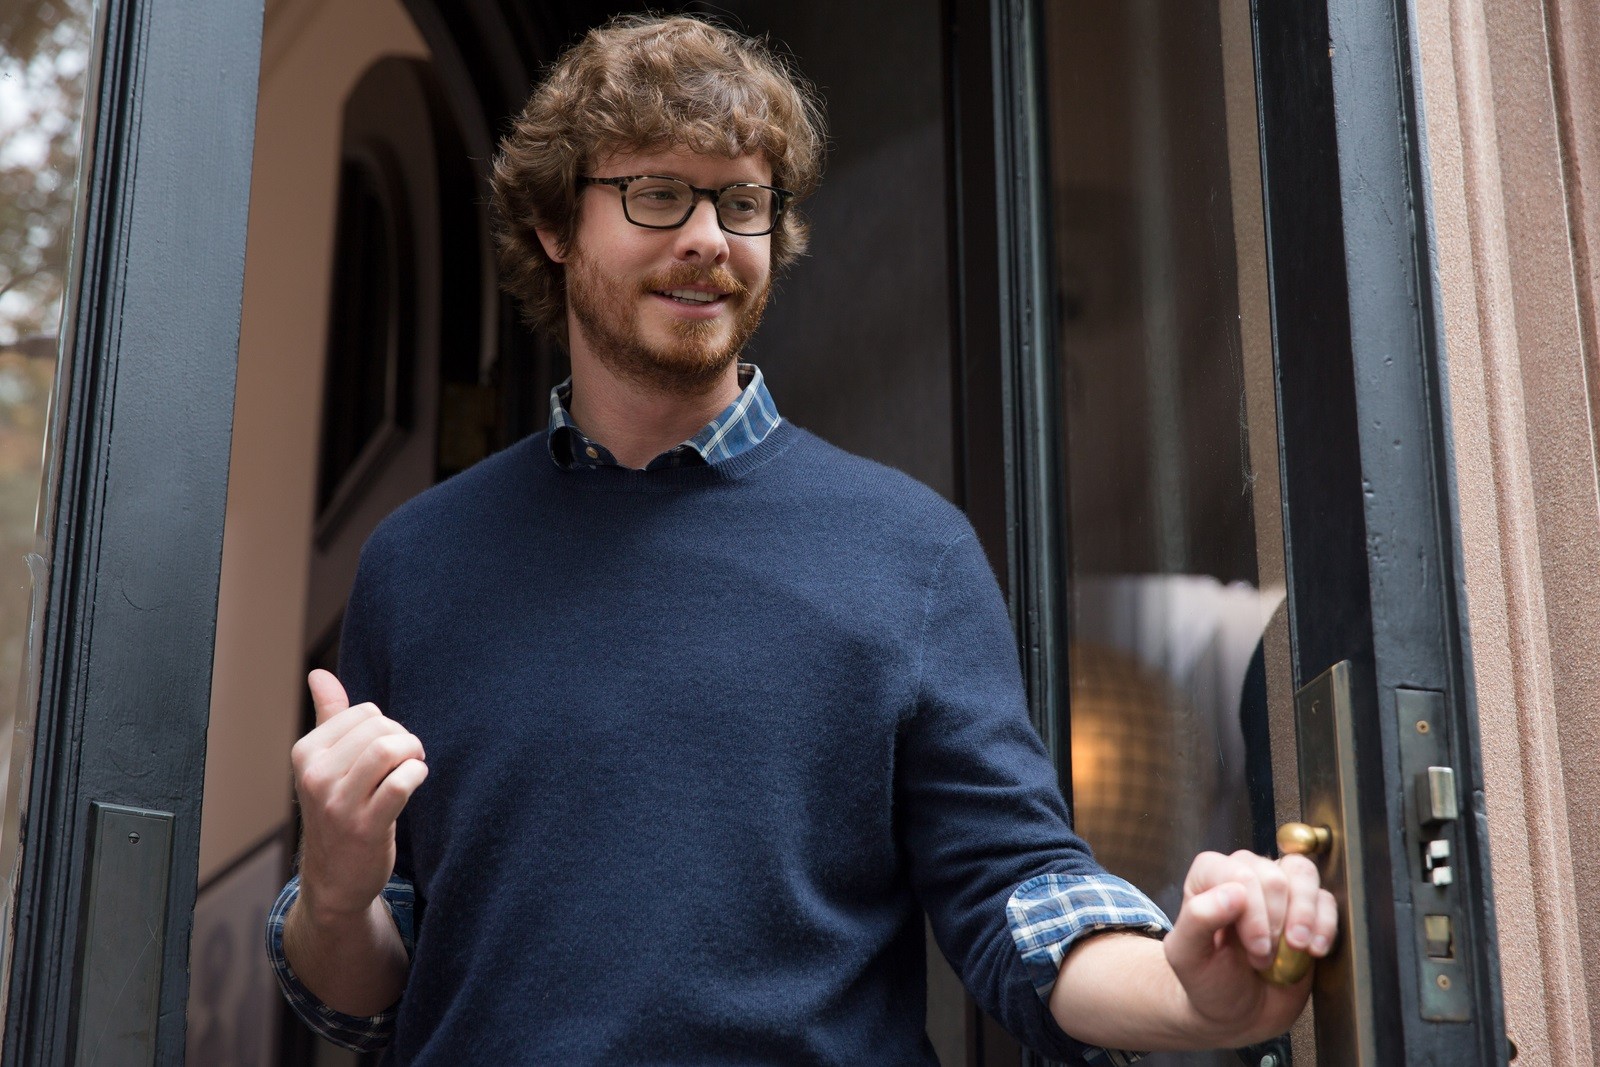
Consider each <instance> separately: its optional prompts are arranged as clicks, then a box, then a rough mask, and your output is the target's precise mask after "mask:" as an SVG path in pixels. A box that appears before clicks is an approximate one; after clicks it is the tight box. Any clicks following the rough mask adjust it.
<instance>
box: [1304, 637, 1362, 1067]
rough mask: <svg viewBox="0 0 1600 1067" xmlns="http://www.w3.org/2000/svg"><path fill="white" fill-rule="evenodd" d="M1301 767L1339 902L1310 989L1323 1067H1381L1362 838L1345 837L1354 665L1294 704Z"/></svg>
mask: <svg viewBox="0 0 1600 1067" xmlns="http://www.w3.org/2000/svg"><path fill="white" fill-rule="evenodd" d="M1294 705H1295V707H1294V711H1295V729H1296V734H1297V742H1296V743H1297V745H1298V748H1299V756H1300V759H1299V763H1300V813H1301V814H1300V817H1301V819H1302V820H1303V821H1305V822H1307V823H1310V824H1311V825H1312V826H1326V827H1328V828H1329V830H1331V831H1332V833H1333V842H1332V846H1331V847H1330V848H1329V849H1328V850H1327V851H1326V852H1324V853H1323V854H1322V855H1321V856H1320V857H1318V860H1317V865H1318V867H1319V868H1320V869H1321V870H1322V884H1323V886H1324V887H1326V888H1327V889H1328V891H1329V892H1331V893H1332V894H1333V896H1334V899H1335V900H1337V901H1338V903H1339V940H1338V942H1337V943H1336V944H1335V945H1334V949H1333V952H1332V953H1331V954H1330V955H1329V956H1328V957H1327V958H1326V959H1324V960H1322V961H1321V962H1319V963H1318V964H1317V968H1316V974H1315V977H1314V979H1313V983H1312V1004H1313V1007H1314V1009H1315V1014H1316V1028H1317V1061H1318V1062H1319V1063H1328V1064H1338V1065H1340V1067H1377V1063H1378V1058H1377V1044H1376V1036H1377V1035H1376V1031H1375V1029H1374V1021H1373V1015H1372V956H1371V950H1370V947H1369V945H1368V944H1367V938H1366V934H1367V931H1368V930H1369V929H1370V927H1369V925H1368V913H1367V899H1366V891H1365V888H1364V887H1365V882H1364V881H1363V863H1362V854H1361V840H1360V838H1359V837H1358V836H1352V835H1350V834H1348V833H1347V832H1346V828H1347V827H1354V826H1358V825H1360V823H1359V819H1358V817H1357V812H1356V761H1355V725H1354V722H1353V714H1352V713H1353V704H1352V698H1351V686H1350V663H1349V661H1347V660H1346V661H1341V662H1339V663H1335V664H1334V665H1333V666H1332V667H1329V668H1328V669H1327V670H1326V671H1324V672H1323V673H1322V674H1320V675H1318V676H1317V678H1316V679H1315V680H1314V681H1312V682H1310V683H1309V684H1307V685H1306V686H1305V687H1304V688H1302V689H1301V690H1300V691H1299V692H1298V693H1296V694H1295V698H1294Z"/></svg>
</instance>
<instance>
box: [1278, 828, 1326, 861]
mask: <svg viewBox="0 0 1600 1067" xmlns="http://www.w3.org/2000/svg"><path fill="white" fill-rule="evenodd" d="M1331 844H1333V831H1331V830H1329V829H1328V828H1327V827H1326V826H1310V825H1308V824H1306V823H1303V822H1286V823H1284V824H1283V825H1282V826H1280V827H1278V851H1279V852H1287V853H1290V854H1291V855H1296V856H1318V855H1321V854H1322V853H1324V852H1326V851H1328V846H1329V845H1331Z"/></svg>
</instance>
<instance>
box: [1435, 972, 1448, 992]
mask: <svg viewBox="0 0 1600 1067" xmlns="http://www.w3.org/2000/svg"><path fill="white" fill-rule="evenodd" d="M1433 984H1434V985H1436V986H1438V987H1439V988H1440V989H1449V988H1450V976H1449V975H1448V974H1441V975H1440V976H1439V977H1437V978H1435V979H1434V980H1433Z"/></svg>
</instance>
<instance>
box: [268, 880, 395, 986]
mask: <svg viewBox="0 0 1600 1067" xmlns="http://www.w3.org/2000/svg"><path fill="white" fill-rule="evenodd" d="M283 953H284V956H285V958H286V959H287V960H288V962H289V966H290V967H292V968H293V969H294V973H295V976H296V977H298V978H299V979H300V982H301V984H302V985H304V986H305V987H306V989H307V990H309V991H310V992H311V993H312V994H313V995H315V996H316V997H317V999H319V1000H321V1001H322V1002H323V1003H324V1004H326V1005H327V1006H328V1007H330V1008H332V1009H333V1010H335V1011H338V1012H343V1013H344V1014H346V1015H356V1016H370V1015H378V1014H380V1013H382V1012H384V1011H386V1010H388V1009H389V1008H391V1007H393V1006H394V1003H395V1002H396V1001H397V1000H399V999H400V993H401V991H402V990H403V989H404V988H405V984H406V974H407V972H408V971H409V970H410V966H411V963H410V958H409V957H408V956H407V954H406V947H405V943H404V942H403V941H402V940H401V939H400V931H399V930H398V929H396V927H395V924H394V917H393V916H392V915H391V914H390V912H389V907H388V905H387V904H385V903H384V900H383V897H381V896H379V897H375V898H374V899H373V901H372V905H371V906H370V907H369V908H367V910H366V911H365V912H357V913H344V914H338V913H334V914H328V913H322V912H319V909H318V908H317V907H316V905H315V902H314V896H313V898H312V900H310V901H308V898H307V894H306V892H305V891H304V889H303V888H302V891H301V895H300V897H299V899H298V900H296V901H295V902H294V905H293V906H292V907H291V908H290V909H289V913H288V915H287V916H286V917H285V919H284V925H283Z"/></svg>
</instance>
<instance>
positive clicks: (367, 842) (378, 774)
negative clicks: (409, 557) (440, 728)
mask: <svg viewBox="0 0 1600 1067" xmlns="http://www.w3.org/2000/svg"><path fill="white" fill-rule="evenodd" d="M307 683H308V684H309V685H310V686H311V700H312V703H313V704H314V705H315V707H316V714H317V725H316V728H315V729H313V730H312V731H311V732H310V733H308V734H306V735H305V736H304V737H302V738H301V739H300V740H299V741H298V742H296V743H295V746H294V752H293V764H294V788H295V794H296V796H298V797H299V800H300V814H301V819H302V821H303V823H304V826H305V841H304V853H303V855H302V857H301V860H300V904H302V905H304V906H306V907H307V908H308V909H309V910H310V911H311V912H312V913H313V914H315V915H317V916H319V917H322V918H324V919H328V920H333V921H338V920H339V919H341V918H346V917H351V916H355V915H358V914H360V913H363V912H366V911H367V910H368V909H370V908H371V906H372V903H373V901H374V900H375V899H377V897H378V895H379V893H381V892H382V891H383V886H384V883H385V882H387V881H388V880H389V876H390V874H391V873H393V871H394V859H395V845H394V833H395V820H396V819H397V818H398V817H399V815H400V811H401V809H403V808H404V807H405V806H406V802H407V801H409V800H410V799H411V794H412V793H414V792H415V791H416V789H417V787H418V786H420V785H421V784H422V782H423V780H424V779H425V778H427V777H428V767H427V764H426V763H425V762H424V760H425V759H426V758H427V756H426V754H425V753H424V752H423V750H422V742H421V741H419V740H418V739H417V738H416V736H415V735H413V734H411V733H409V732H408V731H407V730H406V729H405V727H403V726H401V725H400V724H399V723H397V722H395V721H394V720H393V719H387V718H385V717H384V716H383V713H382V712H380V711H379V710H378V708H377V706H376V705H374V704H357V705H356V706H355V707H351V706H350V698H349V697H348V696H346V695H345V691H344V686H342V685H340V684H339V679H337V678H335V677H334V676H333V675H332V674H330V673H328V672H327V671H323V670H316V671H312V672H311V675H310V677H309V678H308V679H307Z"/></svg>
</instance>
